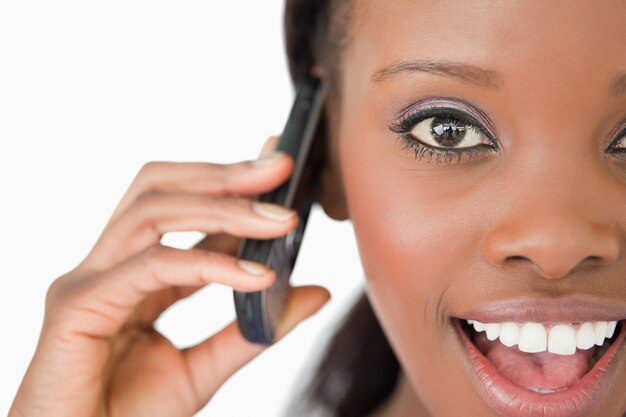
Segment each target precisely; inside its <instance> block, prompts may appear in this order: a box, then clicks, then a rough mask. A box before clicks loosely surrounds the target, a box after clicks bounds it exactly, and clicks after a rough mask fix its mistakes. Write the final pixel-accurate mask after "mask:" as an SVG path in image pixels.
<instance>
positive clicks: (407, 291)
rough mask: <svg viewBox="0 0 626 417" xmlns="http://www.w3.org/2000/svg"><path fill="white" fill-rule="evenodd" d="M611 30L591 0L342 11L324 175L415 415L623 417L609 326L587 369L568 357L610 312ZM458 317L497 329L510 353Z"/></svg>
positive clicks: (615, 53)
mask: <svg viewBox="0 0 626 417" xmlns="http://www.w3.org/2000/svg"><path fill="white" fill-rule="evenodd" d="M624 22H626V6H625V5H624V3H623V2H620V1H608V0H607V1H577V2H570V1H565V0H564V1H550V2H539V1H526V0H520V1H507V2H486V1H485V2H467V1H466V2H458V1H436V2H434V1H430V2H417V1H414V0H395V1H388V2H377V1H373V0H359V1H357V4H356V10H355V13H354V16H353V24H354V32H353V37H352V40H351V42H350V43H349V45H348V46H347V47H346V49H345V50H344V51H343V63H342V64H343V67H342V77H343V80H342V83H343V84H342V86H343V90H342V101H341V121H340V124H339V134H338V137H337V139H338V142H337V145H338V163H339V168H340V170H341V173H342V178H343V181H344V186H345V198H346V202H347V207H348V210H349V216H350V218H351V220H352V221H353V224H354V229H355V232H356V235H357V240H358V245H359V251H360V256H361V260H362V263H363V267H364V270H365V273H366V275H367V286H368V294H369V297H370V300H371V301H372V304H373V307H374V309H375V311H376V313H377V315H378V317H379V319H380V321H381V324H382V325H383V328H384V330H385V332H386V334H387V336H388V338H389V340H390V343H391V345H392V346H393V348H394V350H395V352H396V354H397V355H398V358H399V360H400V362H401V364H402V366H403V369H404V371H405V373H406V376H407V378H408V380H409V381H410V384H411V385H412V387H413V390H414V391H415V393H416V394H417V396H418V397H419V398H420V399H421V401H422V402H423V403H424V405H425V406H426V408H427V409H428V410H429V411H430V413H431V414H432V415H436V416H460V415H472V416H491V415H498V411H497V410H499V412H500V413H502V414H504V415H507V416H521V415H523V416H544V415H545V416H560V415H568V416H578V415H593V416H621V415H622V414H623V413H624V412H626V396H625V395H624V392H626V357H625V353H624V351H625V349H623V348H621V346H622V345H623V343H621V339H619V336H618V335H619V334H621V333H620V329H621V325H618V327H617V331H616V332H615V335H616V336H615V337H614V339H617V341H615V342H613V343H611V341H608V342H606V343H605V346H608V345H610V346H611V347H610V348H609V349H608V350H607V352H606V353H604V354H603V355H602V358H601V359H600V360H601V362H600V363H599V364H598V366H596V367H595V368H594V369H592V370H591V371H590V370H589V368H591V367H592V366H593V365H594V362H595V360H596V359H597V357H598V356H600V355H601V354H602V353H603V352H602V350H605V349H602V350H601V349H600V348H597V347H596V348H591V349H577V350H576V353H574V354H570V353H568V352H571V344H572V340H574V343H576V337H578V338H579V340H578V343H582V344H583V345H584V344H586V343H588V340H587V341H585V340H586V339H585V338H587V339H589V337H590V336H589V329H591V332H592V336H591V337H594V335H595V334H596V333H595V332H602V331H604V328H603V327H602V326H603V325H602V324H596V322H600V321H605V322H606V321H614V320H621V319H624V318H626V263H625V260H624V256H623V250H624V227H625V225H626V151H625V150H624V148H626V75H625V74H626V24H624ZM433 118H434V119H433ZM390 126H391V127H392V129H393V130H395V131H396V132H394V131H392V130H391V129H390ZM399 131H402V132H405V133H404V138H401V135H402V133H397V132H399ZM620 131H621V132H622V133H619V132H620ZM409 132H412V133H409ZM620 135H621V136H622V137H623V139H622V140H621V141H620ZM420 141H421V142H423V143H425V144H426V145H423V146H426V147H425V148H422V149H421V150H418V151H417V152H416V150H414V149H413V148H411V147H410V146H411V144H413V145H415V144H417V143H419V142H420ZM428 146H431V148H428ZM620 147H621V148H622V150H621V151H620ZM442 148H444V149H451V148H454V149H455V151H454V152H457V151H458V152H459V153H458V154H456V153H451V151H448V154H437V153H436V152H437V149H439V150H441V149H442ZM457 319H460V320H457ZM467 319H473V320H478V321H480V322H483V323H505V322H510V323H516V325H515V328H512V327H511V326H510V325H508V326H507V327H506V328H507V332H508V333H507V334H508V336H506V337H508V338H509V339H506V340H508V341H507V343H508V344H511V343H513V342H514V341H515V338H516V336H515V334H516V332H517V340H518V345H513V346H510V347H507V346H505V344H504V343H503V342H502V341H501V340H500V339H496V340H494V341H489V340H487V338H486V337H485V333H484V332H482V333H480V334H479V333H478V332H476V331H475V330H471V331H470V330H468V329H469V327H467V328H466V324H465V320H467ZM585 322H590V323H591V324H590V325H585V331H584V332H583V331H581V330H580V329H581V328H582V324H580V323H585ZM525 323H540V324H542V325H539V327H537V325H532V324H531V325H526V326H524V324H525ZM457 324H461V325H462V327H464V328H465V330H459V329H458V328H457ZM556 324H563V326H557V327H556V328H557V330H554V332H552V330H553V329H554V328H555V325H556ZM590 326H591V327H590ZM609 326H610V324H609ZM491 327H492V328H493V329H494V330H492V331H493V332H494V333H493V334H495V335H497V331H496V330H495V329H497V328H498V326H491ZM599 329H601V330H599ZM542 332H543V333H542ZM463 334H466V335H465V336H463ZM522 334H523V336H522ZM503 335H504V332H503ZM602 338H603V337H602ZM522 339H523V341H522ZM547 339H549V340H547ZM467 340H471V341H472V342H470V343H469V344H468V343H467ZM546 343H548V344H549V345H550V346H551V348H550V349H551V350H553V351H555V352H560V354H558V353H550V352H543V353H530V352H522V351H521V350H520V349H521V346H520V345H521V344H523V345H524V347H523V350H526V351H537V350H539V351H541V350H545V349H546ZM591 343H593V340H592V341H591ZM476 346H479V347H478V348H477V347H476ZM587 347H588V346H587ZM616 348H619V349H616ZM594 358H595V359H594ZM539 390H543V393H538V392H536V391H539ZM552 391H555V392H552ZM564 410H567V411H564ZM575 410H577V411H575Z"/></svg>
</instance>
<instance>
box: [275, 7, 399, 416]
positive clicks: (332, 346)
mask: <svg viewBox="0 0 626 417" xmlns="http://www.w3.org/2000/svg"><path fill="white" fill-rule="evenodd" d="M350 7H351V1H350V0H286V4H285V15H284V25H285V26H284V29H285V47H286V51H287V59H288V62H289V71H290V74H291V78H292V81H293V82H294V83H295V82H297V81H298V80H299V79H300V78H301V77H303V76H305V75H307V74H309V73H310V72H311V68H312V67H313V66H314V65H315V64H318V63H319V64H322V65H323V66H324V67H325V68H326V69H327V71H328V79H327V80H326V81H327V82H329V83H330V86H331V88H329V91H332V93H329V94H332V96H331V97H329V99H330V100H339V99H340V96H341V93H340V88H339V87H340V75H339V66H340V62H341V59H340V56H341V50H342V48H343V46H344V45H345V44H346V42H347V38H348V31H349V29H348V25H349V20H350V11H351V10H350ZM327 120H328V117H325V118H323V119H322V122H321V126H320V129H319V130H318V132H320V134H322V135H324V136H325V138H324V142H327V141H328V136H329V134H331V132H332V130H333V129H331V128H330V126H327ZM325 149H328V145H325ZM324 152H326V150H324ZM399 371H400V366H399V363H398V360H397V358H396V356H395V354H394V352H393V351H392V349H391V347H390V345H389V342H388V341H387V338H386V337H385V334H384V333H383V330H382V328H381V326H380V324H379V322H378V320H377V318H376V316H375V314H374V311H373V310H372V307H371V305H370V302H369V300H368V298H367V296H366V295H365V294H362V295H361V296H360V297H359V299H358V301H357V302H356V303H355V304H354V306H353V307H352V308H351V310H350V311H349V312H348V314H347V315H346V317H345V318H344V319H343V321H342V322H341V323H340V325H339V327H338V328H337V330H336V333H335V334H334V336H333V337H332V339H331V340H330V342H329V344H328V345H327V347H326V350H325V352H324V353H323V356H322V359H321V361H320V362H319V364H318V365H317V368H316V370H315V372H314V376H313V378H312V379H311V381H310V382H309V385H308V387H307V389H306V390H304V391H303V393H302V398H298V399H297V400H296V401H294V402H293V404H291V407H290V411H289V414H288V415H289V416H305V415H309V414H311V413H314V414H315V415H316V416H317V415H323V416H328V417H362V416H366V415H368V414H370V413H371V412H372V411H373V410H374V409H376V408H377V407H378V406H379V405H380V404H382V403H383V402H384V401H385V400H386V399H387V398H388V397H389V395H390V394H391V393H392V392H393V390H394V387H395V385H396V382H397V380H398V375H399Z"/></svg>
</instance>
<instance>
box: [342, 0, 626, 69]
mask: <svg viewBox="0 0 626 417" xmlns="http://www.w3.org/2000/svg"><path fill="white" fill-rule="evenodd" d="M355 1H356V3H355V4H354V6H355V8H354V14H353V16H354V20H353V26H352V33H353V37H352V43H351V45H352V46H349V47H348V50H349V49H353V52H357V53H358V55H359V59H360V62H359V65H369V66H372V67H376V66H381V65H385V64H389V63H392V62H395V61H399V60H404V59H438V60H451V61H458V62H465V63H473V64H476V65H480V66H481V67H487V68H494V69H495V68H498V69H499V70H500V71H504V72H507V70H509V71H510V72H527V73H528V74H532V73H533V72H538V71H540V72H541V73H542V77H544V79H545V76H546V75H547V74H553V75H554V76H557V77H558V78H559V79H560V80H562V79H563V77H565V78H567V77H568V76H571V77H576V76H581V75H585V76H587V77H588V76H589V73H594V74H596V73H603V72H606V73H607V74H609V73H610V74H612V75H614V74H615V73H616V71H617V70H624V69H626V24H624V22H625V21H626V2H624V1H622V0H606V1H605V0H589V1H586V0H577V1H568V0H550V1H528V0H508V1H458V0H450V1H447V0H437V1H434V0H433V1H415V0H393V1H380V0H355ZM348 60H349V58H348ZM520 65H523V67H520ZM368 69H371V68H368ZM571 81H575V80H573V79H572V80H571Z"/></svg>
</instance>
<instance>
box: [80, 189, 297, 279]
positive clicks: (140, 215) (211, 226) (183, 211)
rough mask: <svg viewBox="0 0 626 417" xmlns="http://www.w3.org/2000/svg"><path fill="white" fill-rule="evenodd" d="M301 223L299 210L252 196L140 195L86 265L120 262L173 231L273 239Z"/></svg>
mask: <svg viewBox="0 0 626 417" xmlns="http://www.w3.org/2000/svg"><path fill="white" fill-rule="evenodd" d="M297 224H298V216H297V212H296V211H294V210H289V209H286V208H283V207H280V206H277V205H273V204H270V205H268V204H266V203H258V202H255V201H253V200H252V199H250V198H245V197H232V196H228V197H214V196H208V195H201V194H172V193H161V192H151V193H147V194H144V195H142V196H141V198H139V199H137V200H136V202H135V204H133V205H132V206H131V207H130V208H129V209H128V210H127V212H126V213H124V214H123V215H122V216H120V217H119V219H118V220H117V221H115V222H114V223H112V224H111V225H110V226H109V228H108V229H107V230H105V232H104V233H103V234H102V236H101V237H100V239H99V241H98V242H96V245H94V248H93V249H92V250H91V252H90V254H89V255H88V258H90V259H89V260H88V261H86V264H88V265H90V266H92V267H94V268H106V267H108V266H110V265H113V264H116V263H119V262H121V261H122V260H123V259H126V258H128V257H130V256H133V255H134V254H136V253H139V252H141V251H142V250H144V249H145V248H147V247H149V246H152V245H154V244H157V243H159V242H160V241H161V238H162V237H163V235H164V234H165V233H168V232H184V231H201V232H204V233H208V234H212V233H227V234H231V235H234V236H237V237H247V238H253V239H270V238H277V237H280V236H283V235H286V234H287V233H288V232H289V231H290V230H292V229H293V228H294V227H296V225H297ZM120 242H123V244H120Z"/></svg>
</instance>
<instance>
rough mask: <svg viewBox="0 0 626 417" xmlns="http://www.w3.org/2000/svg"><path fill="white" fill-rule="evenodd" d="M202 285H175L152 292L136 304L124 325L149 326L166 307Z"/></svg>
mask: <svg viewBox="0 0 626 417" xmlns="http://www.w3.org/2000/svg"><path fill="white" fill-rule="evenodd" d="M203 287H204V285H189V286H175V287H168V288H165V289H162V290H160V291H157V292H155V293H152V294H150V295H148V296H147V297H146V298H145V299H143V300H142V301H141V302H140V303H139V304H138V305H137V307H136V308H135V309H134V310H133V312H132V313H131V315H130V316H129V317H128V319H127V320H126V324H125V325H126V326H135V327H139V328H150V327H152V325H153V324H154V322H155V321H156V320H157V319H158V318H159V317H160V316H161V314H162V313H163V312H164V311H165V310H167V308H168V307H170V306H171V305H172V304H174V303H175V302H177V301H179V300H182V299H184V298H187V297H190V296H191V295H193V294H194V293H196V292H197V291H198V290H200V289H202V288H203Z"/></svg>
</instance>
